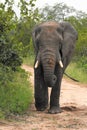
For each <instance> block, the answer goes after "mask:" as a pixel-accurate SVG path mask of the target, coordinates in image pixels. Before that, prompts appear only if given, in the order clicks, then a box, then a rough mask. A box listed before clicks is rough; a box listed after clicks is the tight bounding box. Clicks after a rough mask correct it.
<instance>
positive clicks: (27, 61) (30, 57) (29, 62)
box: [23, 54, 35, 67]
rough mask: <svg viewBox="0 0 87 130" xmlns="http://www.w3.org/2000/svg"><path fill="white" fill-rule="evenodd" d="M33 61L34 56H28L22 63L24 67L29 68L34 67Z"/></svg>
mask: <svg viewBox="0 0 87 130" xmlns="http://www.w3.org/2000/svg"><path fill="white" fill-rule="evenodd" d="M34 59H35V55H34V54H33V55H28V56H26V57H25V58H24V59H23V63H24V64H26V65H29V66H32V67H33V65H34Z"/></svg>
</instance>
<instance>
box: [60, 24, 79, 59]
mask: <svg viewBox="0 0 87 130" xmlns="http://www.w3.org/2000/svg"><path fill="white" fill-rule="evenodd" d="M60 25H61V27H62V28H63V34H62V35H63V41H62V48H61V53H62V59H64V58H65V57H67V56H68V55H72V53H73V51H74V47H75V42H76V40H77V39H78V34H77V31H76V30H75V29H74V27H73V26H72V25H71V24H70V23H68V22H62V23H60Z"/></svg>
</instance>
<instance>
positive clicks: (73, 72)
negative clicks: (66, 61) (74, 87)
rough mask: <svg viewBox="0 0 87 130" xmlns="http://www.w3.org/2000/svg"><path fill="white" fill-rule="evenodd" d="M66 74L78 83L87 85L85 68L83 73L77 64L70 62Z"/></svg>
mask: <svg viewBox="0 0 87 130" xmlns="http://www.w3.org/2000/svg"><path fill="white" fill-rule="evenodd" d="M79 63H81V62H79ZM66 73H67V74H68V75H70V76H71V77H73V78H74V79H76V80H78V81H79V82H81V83H86V84H87V68H86V71H85V70H84V69H83V67H81V66H80V65H79V64H78V63H77V62H76V63H75V62H71V63H70V65H69V66H68V67H67V69H66Z"/></svg>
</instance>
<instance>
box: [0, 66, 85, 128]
mask: <svg viewBox="0 0 87 130" xmlns="http://www.w3.org/2000/svg"><path fill="white" fill-rule="evenodd" d="M22 68H24V69H25V70H26V71H29V72H31V74H32V76H31V77H30V78H31V83H32V84H33V78H34V75H33V69H32V68H31V67H29V66H27V65H23V66H22ZM49 93H50V90H49ZM60 103H61V109H62V113H60V114H52V115H51V114H48V113H47V110H46V111H44V112H37V111H36V110H35V107H34V101H33V103H32V104H31V107H30V108H29V110H28V112H27V114H25V115H23V116H19V117H18V116H17V117H14V116H12V119H13V121H12V120H10V121H9V122H4V121H3V122H0V130H87V85H81V84H77V83H75V82H73V81H70V80H69V81H68V80H66V79H63V81H62V90H61V97H60ZM14 118H15V120H16V121H14Z"/></svg>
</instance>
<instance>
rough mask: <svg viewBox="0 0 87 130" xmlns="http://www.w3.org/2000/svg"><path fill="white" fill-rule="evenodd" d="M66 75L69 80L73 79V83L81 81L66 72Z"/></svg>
mask: <svg viewBox="0 0 87 130" xmlns="http://www.w3.org/2000/svg"><path fill="white" fill-rule="evenodd" d="M64 74H65V75H66V76H67V77H68V78H70V79H72V80H73V81H75V82H79V80H77V79H75V78H73V77H71V76H69V75H68V74H67V73H65V72H64Z"/></svg>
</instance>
